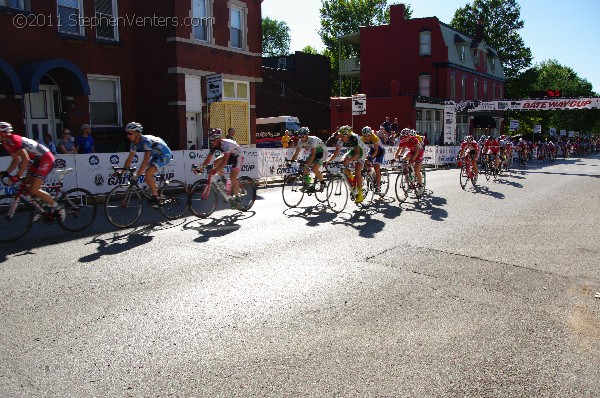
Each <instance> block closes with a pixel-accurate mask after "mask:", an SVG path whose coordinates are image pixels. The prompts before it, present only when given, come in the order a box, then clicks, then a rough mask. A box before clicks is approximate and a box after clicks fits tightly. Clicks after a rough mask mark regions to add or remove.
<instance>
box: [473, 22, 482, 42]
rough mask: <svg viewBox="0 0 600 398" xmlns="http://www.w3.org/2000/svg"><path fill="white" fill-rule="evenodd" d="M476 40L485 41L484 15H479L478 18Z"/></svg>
mask: <svg viewBox="0 0 600 398" xmlns="http://www.w3.org/2000/svg"><path fill="white" fill-rule="evenodd" d="M475 40H477V43H481V42H482V41H483V17H482V16H479V19H478V20H477V25H475Z"/></svg>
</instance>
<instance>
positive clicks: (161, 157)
mask: <svg viewBox="0 0 600 398" xmlns="http://www.w3.org/2000/svg"><path fill="white" fill-rule="evenodd" d="M171 157H172V155H171V154H170V153H166V154H165V153H156V154H152V156H151V157H150V166H154V167H155V168H156V170H158V169H160V168H161V167H163V166H165V165H166V164H167V163H169V162H170V161H171Z"/></svg>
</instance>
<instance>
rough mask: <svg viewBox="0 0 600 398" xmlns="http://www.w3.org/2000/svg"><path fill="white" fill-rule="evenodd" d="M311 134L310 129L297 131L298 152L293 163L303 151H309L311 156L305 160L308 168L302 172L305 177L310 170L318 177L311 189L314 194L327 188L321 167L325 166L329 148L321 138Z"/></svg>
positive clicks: (293, 158)
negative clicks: (324, 162) (324, 161)
mask: <svg viewBox="0 0 600 398" xmlns="http://www.w3.org/2000/svg"><path fill="white" fill-rule="evenodd" d="M309 134H310V130H309V129H308V127H300V128H299V129H298V131H296V136H297V137H298V143H297V145H296V151H295V152H294V155H293V156H292V161H295V160H296V159H298V155H299V154H300V151H301V150H302V149H307V150H308V152H309V154H308V155H307V156H306V158H305V159H304V164H305V165H306V167H305V168H304V170H303V171H302V172H303V174H304V175H305V176H308V173H309V172H308V170H309V169H310V170H312V172H313V173H314V174H315V177H316V179H315V181H314V182H313V184H312V187H311V190H312V192H315V191H317V190H319V191H323V189H324V188H325V181H324V179H323V174H322V173H321V165H322V164H323V160H324V157H325V154H326V153H327V146H326V145H325V143H324V142H323V140H321V139H320V138H319V137H315V136H313V135H309ZM317 181H319V187H318V188H317V186H316V184H317Z"/></svg>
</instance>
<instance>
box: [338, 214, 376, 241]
mask: <svg viewBox="0 0 600 398" xmlns="http://www.w3.org/2000/svg"><path fill="white" fill-rule="evenodd" d="M376 212H377V211H376V210H375V209H373V208H370V207H369V208H364V209H355V210H354V212H353V213H352V214H350V213H346V212H343V213H340V214H338V216H337V218H334V219H333V220H332V221H331V223H332V224H333V225H345V226H347V227H352V228H354V229H355V230H357V231H358V236H360V237H361V238H374V237H375V234H376V233H378V232H381V231H383V227H385V223H384V222H383V221H381V220H375V219H373V218H372V217H371V215H372V214H375V213H376ZM348 215H349V216H350V217H348V218H345V217H346V216H348Z"/></svg>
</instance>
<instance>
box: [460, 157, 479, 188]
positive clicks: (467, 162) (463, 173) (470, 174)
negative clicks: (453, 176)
mask: <svg viewBox="0 0 600 398" xmlns="http://www.w3.org/2000/svg"><path fill="white" fill-rule="evenodd" d="M471 160H472V159H471V157H470V156H469V155H465V156H463V157H462V159H461V160H460V162H462V166H461V168H460V186H461V188H462V189H464V190H466V187H467V184H468V183H469V181H471V184H473V187H475V184H476V183H477V174H475V170H473V164H472V163H471Z"/></svg>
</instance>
